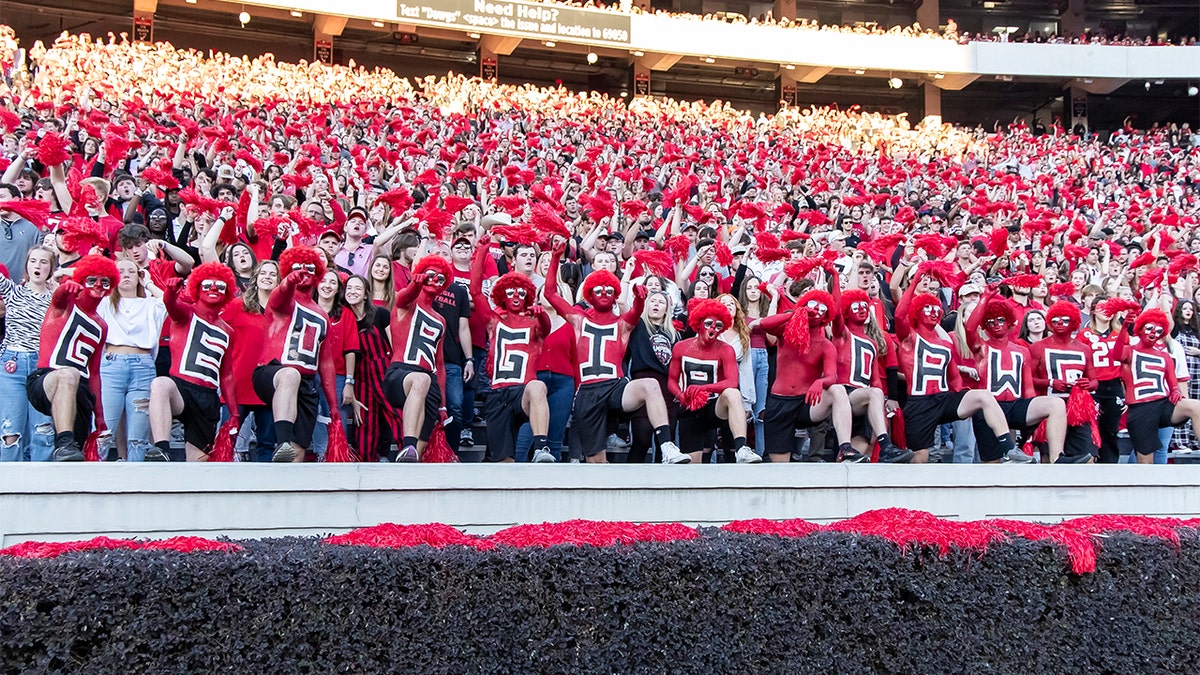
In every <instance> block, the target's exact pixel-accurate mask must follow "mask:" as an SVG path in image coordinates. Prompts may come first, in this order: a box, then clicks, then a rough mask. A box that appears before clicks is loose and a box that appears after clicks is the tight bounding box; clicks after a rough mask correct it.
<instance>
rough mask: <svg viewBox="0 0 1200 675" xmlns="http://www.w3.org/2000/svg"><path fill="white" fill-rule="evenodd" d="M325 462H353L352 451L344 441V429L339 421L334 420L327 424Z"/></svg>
mask: <svg viewBox="0 0 1200 675" xmlns="http://www.w3.org/2000/svg"><path fill="white" fill-rule="evenodd" d="M325 461H326V462H340V463H346V462H353V461H354V451H353V450H351V449H350V443H348V442H347V441H346V427H344V426H343V425H342V422H341V420H334V421H332V422H330V423H329V447H328V449H327V450H326V451H325Z"/></svg>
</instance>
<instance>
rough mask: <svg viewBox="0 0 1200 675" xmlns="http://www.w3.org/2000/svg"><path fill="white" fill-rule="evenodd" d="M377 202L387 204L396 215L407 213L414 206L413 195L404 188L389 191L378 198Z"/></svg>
mask: <svg viewBox="0 0 1200 675" xmlns="http://www.w3.org/2000/svg"><path fill="white" fill-rule="evenodd" d="M375 201H377V202H382V203H384V204H387V205H388V206H389V207H391V209H392V211H394V212H395V213H396V214H400V213H403V212H405V211H407V210H408V209H409V207H410V206H412V205H413V198H412V194H410V193H409V191H408V190H405V189H403V188H396V189H395V190H388V191H387V192H385V193H383V194H381V195H379V196H378V197H376V198H375Z"/></svg>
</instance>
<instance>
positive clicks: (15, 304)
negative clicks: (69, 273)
mask: <svg viewBox="0 0 1200 675" xmlns="http://www.w3.org/2000/svg"><path fill="white" fill-rule="evenodd" d="M50 295H51V293H50V291H46V292H45V293H37V292H35V291H33V290H30V289H29V288H27V287H26V286H22V285H21V284H17V283H15V282H13V280H12V279H9V278H8V277H6V276H4V275H2V274H0V296H3V297H4V304H5V306H6V307H7V308H8V309H7V312H6V313H5V317H4V342H0V351H5V350H7V351H14V352H37V350H38V337H39V336H40V335H41V333H42V323H43V322H45V321H46V313H47V312H49V311H50Z"/></svg>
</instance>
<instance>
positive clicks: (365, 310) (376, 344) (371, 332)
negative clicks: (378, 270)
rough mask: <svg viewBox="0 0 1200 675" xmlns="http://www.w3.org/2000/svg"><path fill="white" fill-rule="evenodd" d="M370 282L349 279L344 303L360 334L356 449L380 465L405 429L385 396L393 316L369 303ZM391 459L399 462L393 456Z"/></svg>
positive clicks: (367, 459) (383, 308) (361, 457)
mask: <svg viewBox="0 0 1200 675" xmlns="http://www.w3.org/2000/svg"><path fill="white" fill-rule="evenodd" d="M367 286H368V283H367V280H366V279H364V278H363V277H360V276H351V277H350V278H349V279H346V284H345V290H344V291H343V300H344V302H345V305H346V309H348V310H350V312H351V313H352V314H353V317H354V325H355V327H356V328H357V330H358V345H359V346H358V350H359V351H358V354H357V355H356V356H357V358H356V359H355V377H354V381H353V382H351V381H349V379H348V380H347V383H348V384H351V385H353V386H354V404H353V409H352V411H351V414H352V415H353V420H354V447H355V448H357V449H358V457H359V459H360V460H361V461H364V462H376V461H379V458H380V457H381V456H383V455H381V453H380V451H381V450H383V451H384V454H386V452H387V448H388V446H389V444H391V443H392V441H393V440H395V439H394V438H393V436H394V435H395V431H394V430H398V429H399V428H400V426H401V419H400V412H399V410H397V409H396V408H393V407H392V406H390V405H388V402H387V399H386V397H385V396H384V390H383V387H384V377H385V375H386V372H387V367H388V364H390V363H391V361H392V341H391V338H390V337H389V333H390V332H391V314H390V313H389V312H388V310H387V308H385V307H383V306H381V305H379V304H378V303H374V302H371V301H370V300H368V299H367ZM389 459H395V456H394V455H393V456H392V457H390V458H389Z"/></svg>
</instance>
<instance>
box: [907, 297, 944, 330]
mask: <svg viewBox="0 0 1200 675" xmlns="http://www.w3.org/2000/svg"><path fill="white" fill-rule="evenodd" d="M926 307H937V308H938V309H941V308H942V301H941V300H938V299H937V297H936V296H934V295H933V294H931V293H917V296H916V297H915V298H913V299H912V306H911V307H909V308H908V322H909V324H910V325H913V326H916V325H918V324H919V323H921V317H922V316H923V315H924V314H925V308H926Z"/></svg>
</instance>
